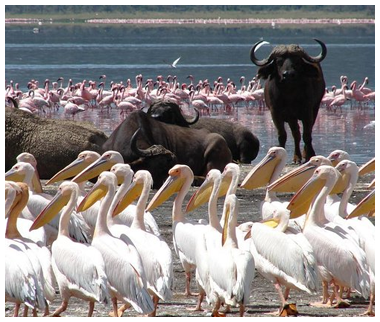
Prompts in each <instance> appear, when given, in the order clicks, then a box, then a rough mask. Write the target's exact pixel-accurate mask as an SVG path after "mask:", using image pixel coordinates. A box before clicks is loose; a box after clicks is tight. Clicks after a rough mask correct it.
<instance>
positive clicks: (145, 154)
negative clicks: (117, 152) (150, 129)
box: [131, 128, 152, 157]
mask: <svg viewBox="0 0 380 322" xmlns="http://www.w3.org/2000/svg"><path fill="white" fill-rule="evenodd" d="M140 131H141V128H138V129H137V130H136V131H135V133H133V135H132V138H131V150H132V151H133V152H134V153H136V154H137V155H139V156H141V157H148V156H151V155H152V151H151V150H150V149H149V148H148V149H145V150H142V149H140V148H138V147H137V136H138V135H139V132H140Z"/></svg>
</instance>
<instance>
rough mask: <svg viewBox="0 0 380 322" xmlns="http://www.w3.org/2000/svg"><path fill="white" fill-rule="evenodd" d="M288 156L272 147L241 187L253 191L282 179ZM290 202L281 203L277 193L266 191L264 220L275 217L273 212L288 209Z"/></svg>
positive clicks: (263, 210)
mask: <svg viewBox="0 0 380 322" xmlns="http://www.w3.org/2000/svg"><path fill="white" fill-rule="evenodd" d="M287 158H288V154H287V152H286V150H285V149H284V148H282V147H272V148H270V149H269V150H268V152H267V154H266V156H265V157H264V158H263V159H262V160H261V162H260V163H258V164H257V165H256V166H255V167H254V168H253V169H252V170H251V171H250V172H249V173H248V175H247V176H246V177H245V178H244V180H243V182H242V183H241V185H240V187H241V188H244V189H249V190H253V189H256V188H259V187H263V186H266V185H267V184H271V183H273V182H274V181H276V180H277V179H279V178H280V174H281V172H282V170H283V169H284V167H285V164H286V161H287ZM287 204H288V202H287V201H281V200H280V199H279V198H278V197H277V195H276V192H275V191H269V190H268V189H266V192H265V198H264V200H263V201H262V202H261V204H260V213H261V216H262V218H263V219H267V218H269V217H272V216H273V212H274V211H275V210H276V209H277V208H279V207H284V208H286V206H287Z"/></svg>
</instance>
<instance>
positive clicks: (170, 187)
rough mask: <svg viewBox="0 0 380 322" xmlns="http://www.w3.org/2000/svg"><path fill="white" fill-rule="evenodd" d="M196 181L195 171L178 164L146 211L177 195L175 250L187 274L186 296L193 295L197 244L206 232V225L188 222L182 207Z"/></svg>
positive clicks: (174, 216) (174, 212) (175, 207)
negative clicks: (191, 287)
mask: <svg viewBox="0 0 380 322" xmlns="http://www.w3.org/2000/svg"><path fill="white" fill-rule="evenodd" d="M193 180H194V174H193V171H192V170H191V169H190V167H188V166H187V165H182V164H177V165H175V166H174V167H172V168H171V169H170V170H169V177H168V178H167V179H166V181H165V182H164V184H163V185H162V186H161V188H160V189H159V190H158V191H157V192H156V194H155V195H154V196H153V198H152V200H151V201H150V202H149V204H148V206H147V208H146V210H147V211H151V210H153V209H154V208H156V207H158V206H159V205H161V204H162V203H163V202H164V201H166V200H167V199H168V198H169V197H170V196H171V195H173V194H174V193H177V192H178V194H177V196H176V197H175V199H174V202H173V209H172V224H173V228H172V229H173V244H174V250H175V252H176V254H177V256H178V257H179V259H180V261H181V264H182V267H183V268H184V270H185V274H186V290H185V294H186V295H188V296H189V295H191V292H190V279H191V271H192V270H193V269H195V267H196V244H197V242H198V241H199V239H200V238H202V234H203V232H204V230H205V227H206V226H205V225H203V224H199V223H194V222H191V221H189V220H187V219H186V218H185V216H184V213H183V212H182V206H183V202H184V199H185V197H186V194H187V192H188V191H189V189H190V186H191V184H192V182H193Z"/></svg>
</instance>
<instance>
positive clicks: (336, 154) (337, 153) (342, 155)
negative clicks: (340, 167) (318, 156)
mask: <svg viewBox="0 0 380 322" xmlns="http://www.w3.org/2000/svg"><path fill="white" fill-rule="evenodd" d="M327 159H329V160H330V161H331V164H332V165H333V166H334V167H336V166H337V164H338V163H339V162H340V161H343V160H350V155H349V154H348V152H346V151H343V150H339V149H338V150H334V151H332V152H331V153H330V154H329V155H328V157H327Z"/></svg>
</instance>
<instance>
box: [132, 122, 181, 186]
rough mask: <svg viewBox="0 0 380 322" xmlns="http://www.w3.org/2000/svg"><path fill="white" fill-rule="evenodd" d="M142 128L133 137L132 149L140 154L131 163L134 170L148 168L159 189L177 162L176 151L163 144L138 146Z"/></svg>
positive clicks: (154, 184)
mask: <svg viewBox="0 0 380 322" xmlns="http://www.w3.org/2000/svg"><path fill="white" fill-rule="evenodd" d="M140 132H141V129H140V128H138V129H137V130H136V131H135V133H134V134H133V136H132V138H131V143H130V144H131V150H132V151H133V152H134V153H135V154H136V155H138V156H139V158H138V159H137V160H135V161H132V162H130V163H129V165H130V166H131V168H132V169H133V171H134V172H136V171H138V170H148V171H149V172H150V173H151V175H152V178H153V188H154V189H158V188H160V187H161V185H162V184H163V183H164V182H165V180H166V178H167V176H168V171H169V170H170V169H171V168H172V167H173V166H174V165H175V164H177V157H176V155H175V154H174V153H172V152H171V151H169V150H168V149H165V148H164V147H163V146H162V145H152V146H150V147H149V148H147V149H141V148H139V147H138V146H137V137H138V135H139V134H140Z"/></svg>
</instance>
